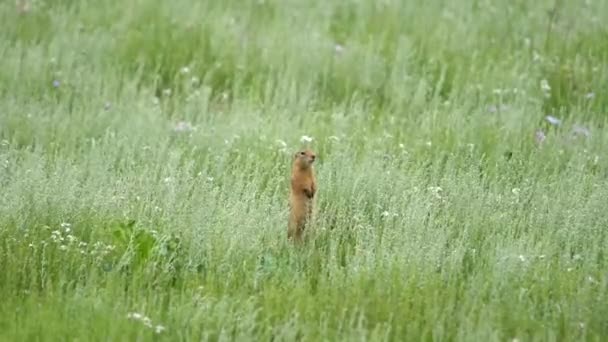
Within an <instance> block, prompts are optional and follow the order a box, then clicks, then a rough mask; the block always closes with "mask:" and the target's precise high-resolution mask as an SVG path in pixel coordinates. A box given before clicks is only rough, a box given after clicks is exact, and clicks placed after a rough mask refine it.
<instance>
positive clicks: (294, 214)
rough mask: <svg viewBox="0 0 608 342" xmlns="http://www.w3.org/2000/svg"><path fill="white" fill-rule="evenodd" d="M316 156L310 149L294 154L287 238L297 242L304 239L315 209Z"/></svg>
mask: <svg viewBox="0 0 608 342" xmlns="http://www.w3.org/2000/svg"><path fill="white" fill-rule="evenodd" d="M315 158H316V156H315V153H314V152H313V151H311V150H309V149H305V150H302V151H298V152H297V153H296V154H295V155H294V156H293V163H292V168H291V192H290V194H289V226H288V229H287V238H288V239H292V238H293V239H294V241H296V242H301V241H302V234H303V233H304V228H305V227H306V224H307V223H308V222H309V220H310V217H311V214H312V210H313V204H314V197H315V193H316V191H317V181H316V179H315V172H314V168H313V165H312V164H313V163H314V161H315Z"/></svg>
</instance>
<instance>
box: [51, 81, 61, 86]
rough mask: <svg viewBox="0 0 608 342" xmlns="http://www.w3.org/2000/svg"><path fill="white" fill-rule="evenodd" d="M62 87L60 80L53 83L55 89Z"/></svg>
mask: <svg viewBox="0 0 608 342" xmlns="http://www.w3.org/2000/svg"><path fill="white" fill-rule="evenodd" d="M60 85H61V82H59V81H58V80H54V81H53V87H55V88H59V86H60Z"/></svg>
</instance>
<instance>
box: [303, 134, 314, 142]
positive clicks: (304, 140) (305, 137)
mask: <svg viewBox="0 0 608 342" xmlns="http://www.w3.org/2000/svg"><path fill="white" fill-rule="evenodd" d="M312 140H313V138H312V137H309V136H308V135H303V136H302V137H301V138H300V142H302V143H310V142H312Z"/></svg>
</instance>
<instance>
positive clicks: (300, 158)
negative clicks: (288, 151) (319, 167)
mask: <svg viewBox="0 0 608 342" xmlns="http://www.w3.org/2000/svg"><path fill="white" fill-rule="evenodd" d="M316 157H317V156H316V155H315V153H314V152H313V151H312V150H310V149H305V150H300V151H298V152H296V154H295V155H294V156H293V160H294V163H296V164H298V165H299V166H300V167H301V168H308V167H310V166H312V163H314V162H315V158H316Z"/></svg>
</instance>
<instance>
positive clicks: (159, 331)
mask: <svg viewBox="0 0 608 342" xmlns="http://www.w3.org/2000/svg"><path fill="white" fill-rule="evenodd" d="M165 330H166V328H165V327H163V326H162V325H160V324H158V325H157V326H155V327H154V332H155V333H157V334H160V333H162V332H163V331H165Z"/></svg>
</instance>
